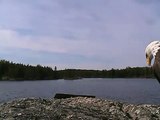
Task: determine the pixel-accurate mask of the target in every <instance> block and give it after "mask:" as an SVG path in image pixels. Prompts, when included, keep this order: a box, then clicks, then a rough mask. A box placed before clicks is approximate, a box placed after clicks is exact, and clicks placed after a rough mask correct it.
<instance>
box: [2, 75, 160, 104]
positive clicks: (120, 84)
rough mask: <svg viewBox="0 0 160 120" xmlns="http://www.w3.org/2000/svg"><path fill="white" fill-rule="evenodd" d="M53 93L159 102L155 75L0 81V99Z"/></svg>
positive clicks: (131, 101) (46, 95)
mask: <svg viewBox="0 0 160 120" xmlns="http://www.w3.org/2000/svg"><path fill="white" fill-rule="evenodd" d="M56 93H69V94H82V95H94V96H96V97H98V98H103V99H111V100H118V101H123V102H129V103H138V104H139V103H150V104H160V84H159V83H158V82H157V80H156V79H118V78H117V79H108V78H107V79H102V78H90V79H86V78H84V79H79V80H44V81H21V82H19V81H1V82H0V102H5V101H9V100H13V99H17V98H24V97H36V98H39V97H40V98H53V97H54V95H55V94H56Z"/></svg>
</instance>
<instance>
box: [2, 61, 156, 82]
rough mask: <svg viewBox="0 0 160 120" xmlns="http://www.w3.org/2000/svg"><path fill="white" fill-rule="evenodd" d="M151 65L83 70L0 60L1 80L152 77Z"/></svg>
mask: <svg viewBox="0 0 160 120" xmlns="http://www.w3.org/2000/svg"><path fill="white" fill-rule="evenodd" d="M152 77H154V75H153V72H152V70H151V68H149V67H133V68H131V67H127V68H125V69H111V70H85V69H84V70H82V69H65V70H57V67H56V66H55V68H54V69H53V68H51V67H48V66H42V65H37V66H32V65H24V64H20V63H13V62H10V61H6V60H0V80H53V79H79V78H152Z"/></svg>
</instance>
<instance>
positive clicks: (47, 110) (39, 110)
mask: <svg viewBox="0 0 160 120" xmlns="http://www.w3.org/2000/svg"><path fill="white" fill-rule="evenodd" d="M1 119H3V120H5V119H7V120H108V119H109V120H118V119H119V120H159V119H160V105H132V104H126V103H120V102H114V101H109V100H102V99H97V98H86V97H76V98H67V99H56V100H54V99H51V100H49V99H34V98H25V99H19V100H15V101H11V102H8V103H3V104H1V105H0V120H1Z"/></svg>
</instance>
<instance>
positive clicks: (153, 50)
mask: <svg viewBox="0 0 160 120" xmlns="http://www.w3.org/2000/svg"><path fill="white" fill-rule="evenodd" d="M159 49H160V42H159V41H153V42H151V43H150V44H149V45H148V46H147V47H146V50H145V53H146V54H147V55H149V56H151V55H153V56H154V57H155V56H156V54H157V52H158V50H159Z"/></svg>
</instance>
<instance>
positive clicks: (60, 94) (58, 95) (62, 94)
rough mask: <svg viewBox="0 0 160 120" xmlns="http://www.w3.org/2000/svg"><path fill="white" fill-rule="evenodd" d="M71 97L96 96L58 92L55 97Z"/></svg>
mask: <svg viewBox="0 0 160 120" xmlns="http://www.w3.org/2000/svg"><path fill="white" fill-rule="evenodd" d="M71 97H89V98H95V96H92V95H75V94H64V93H56V95H55V96H54V98H56V99H65V98H71Z"/></svg>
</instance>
